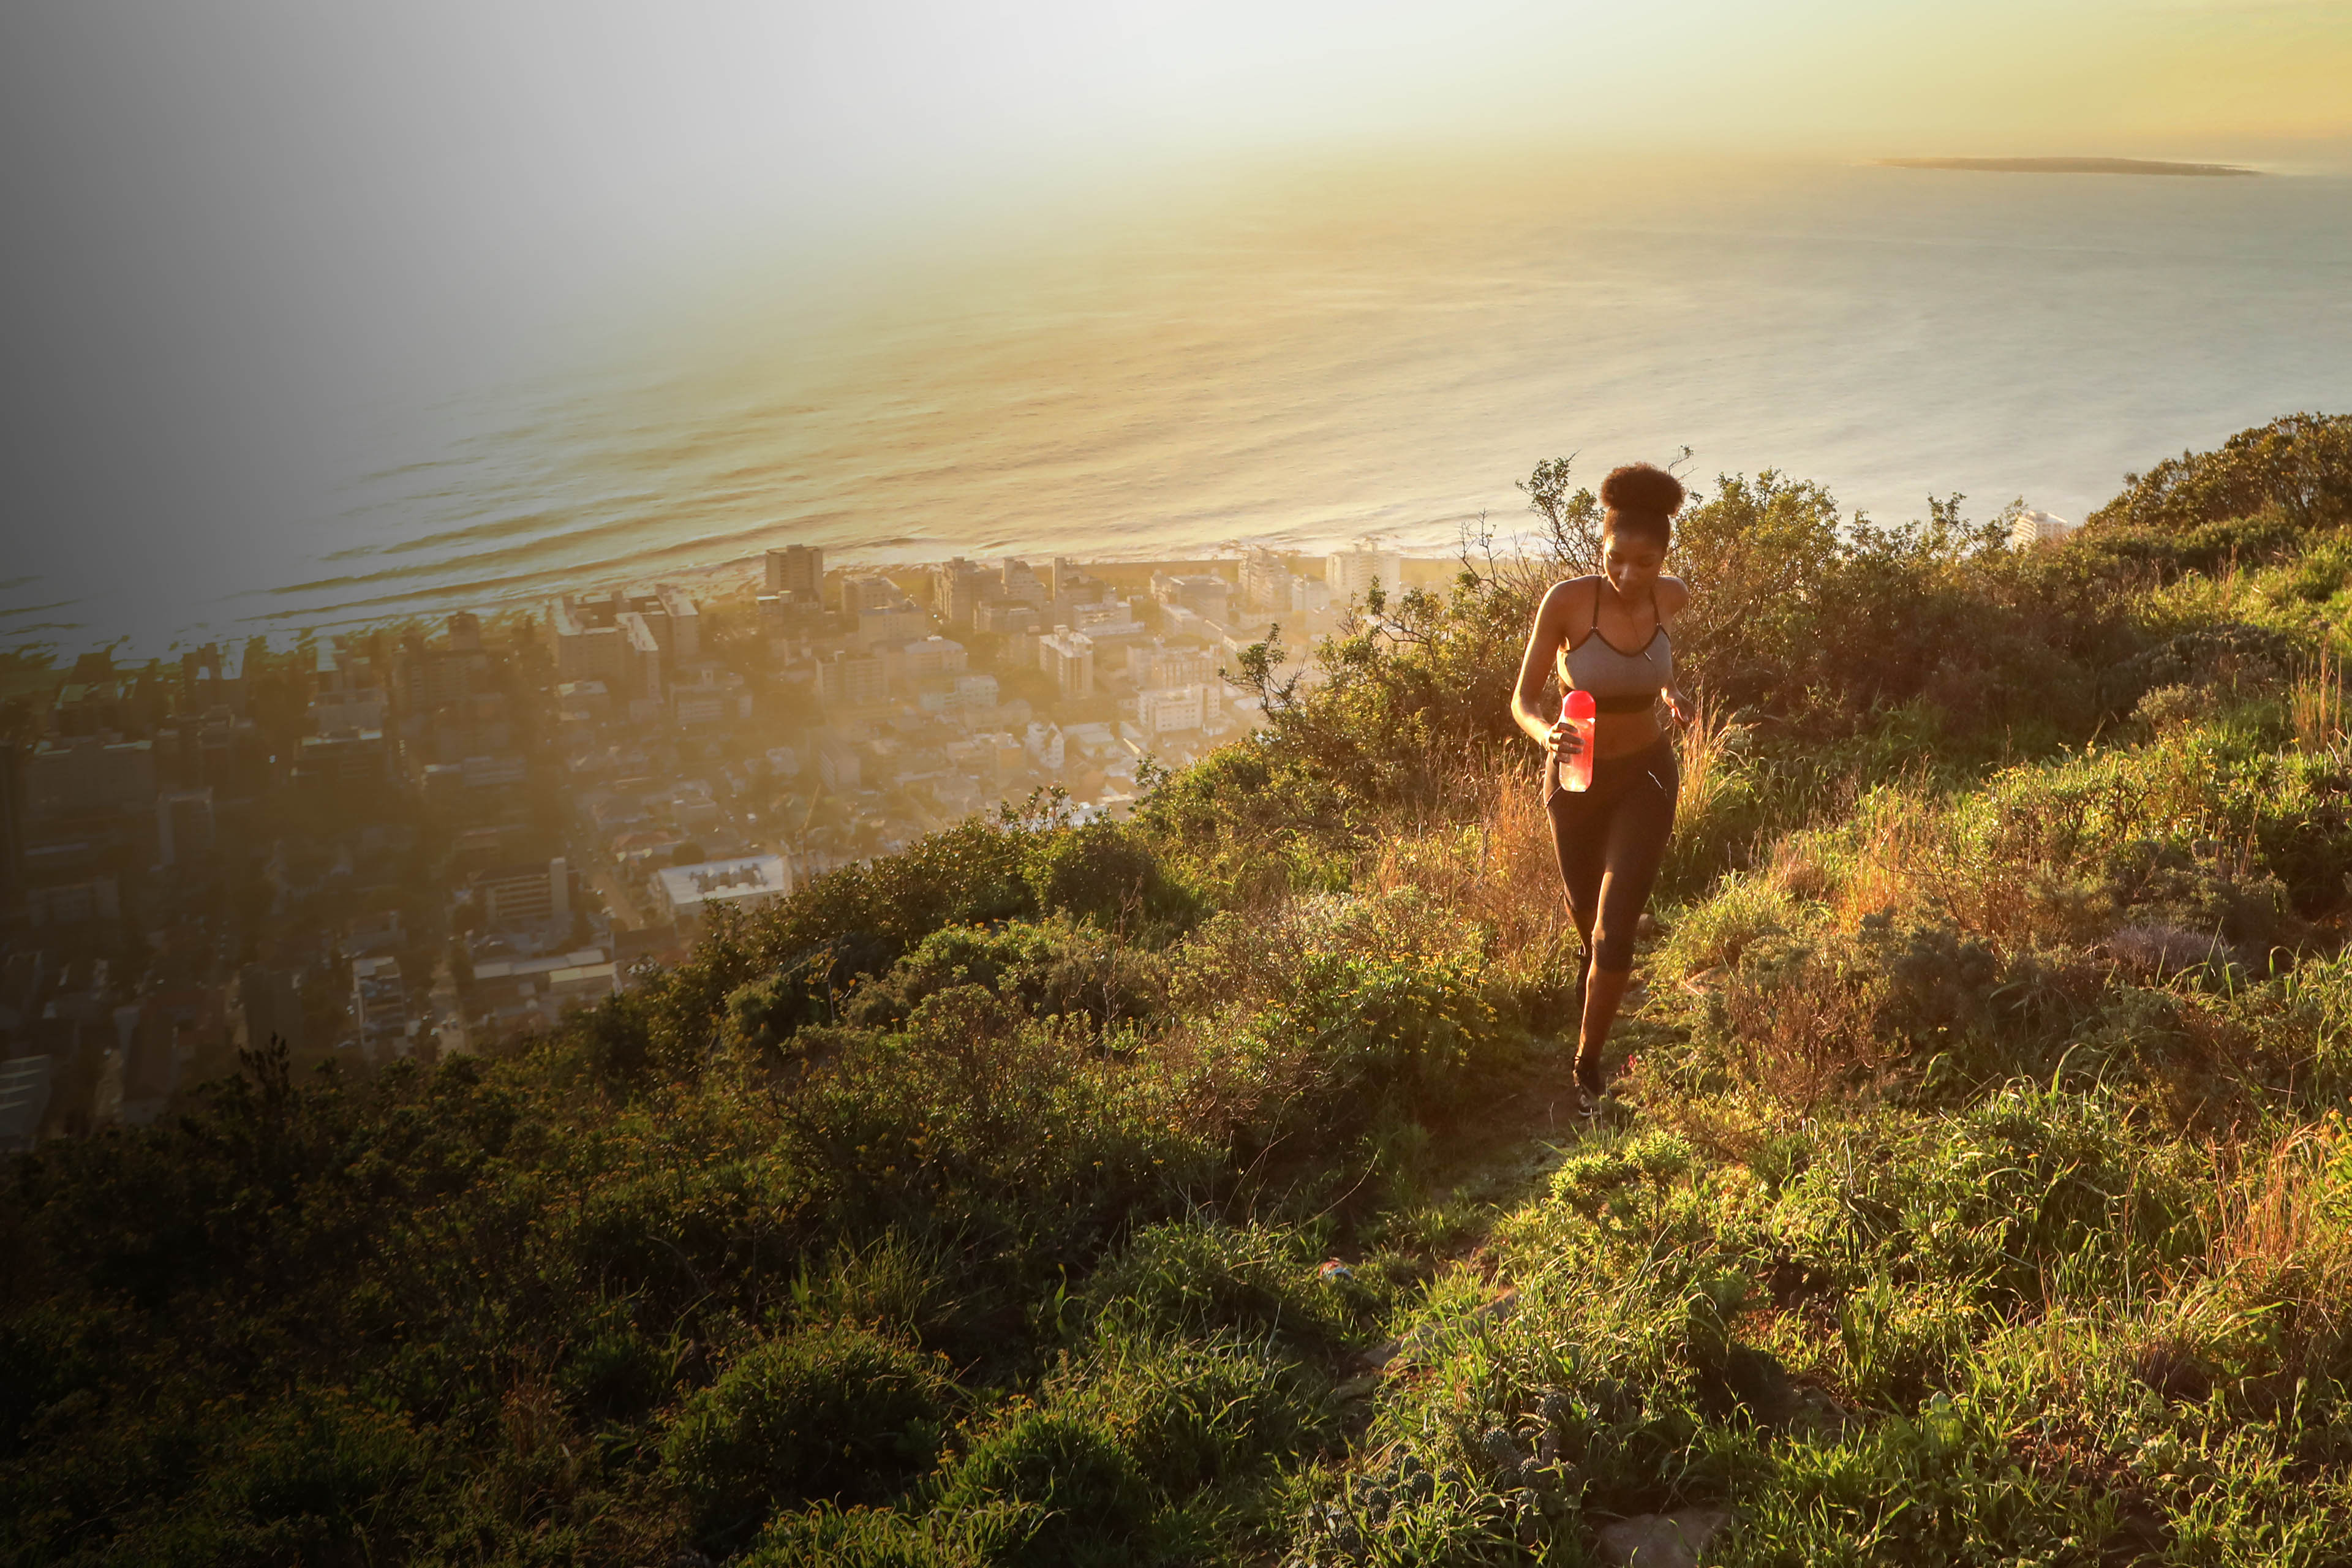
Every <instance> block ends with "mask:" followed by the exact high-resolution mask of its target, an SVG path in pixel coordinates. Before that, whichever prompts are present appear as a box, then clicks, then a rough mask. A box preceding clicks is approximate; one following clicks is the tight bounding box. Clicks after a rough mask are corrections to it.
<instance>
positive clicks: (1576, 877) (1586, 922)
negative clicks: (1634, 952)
mask: <svg viewBox="0 0 2352 1568" xmlns="http://www.w3.org/2000/svg"><path fill="white" fill-rule="evenodd" d="M1546 805H1548V806H1549V808H1550V809H1549V816H1550V817H1551V844H1552V849H1553V851H1554V852H1555V853H1556V854H1558V855H1559V879H1560V885H1561V886H1562V888H1564V889H1566V891H1567V894H1568V916H1569V919H1570V920H1572V921H1575V922H1576V934H1577V936H1578V937H1579V938H1580V940H1581V941H1582V942H1583V951H1582V952H1580V953H1579V954H1578V955H1577V961H1576V996H1575V1000H1574V1003H1573V1005H1572V1008H1571V1011H1572V1014H1573V1016H1575V1017H1576V1018H1577V1019H1578V1020H1579V1021H1580V1024H1581V1020H1582V1019H1583V1017H1584V1010H1585V1007H1586V1005H1587V1002H1588V999H1589V995H1588V983H1589V979H1590V976H1591V959H1592V927H1593V925H1594V923H1595V922H1596V921H1599V920H1600V919H1601V878H1602V877H1603V876H1604V875H1605V874H1606V872H1607V870H1608V859H1609V854H1608V850H1609V842H1608V839H1609V810H1608V806H1609V803H1608V802H1607V801H1605V800H1602V799H1600V798H1598V797H1597V796H1595V795H1592V794H1591V793H1590V792H1579V793H1576V794H1570V792H1568V791H1566V790H1561V791H1559V792H1558V793H1556V794H1555V795H1552V797H1551V798H1550V799H1549V801H1548V802H1547V803H1546Z"/></svg>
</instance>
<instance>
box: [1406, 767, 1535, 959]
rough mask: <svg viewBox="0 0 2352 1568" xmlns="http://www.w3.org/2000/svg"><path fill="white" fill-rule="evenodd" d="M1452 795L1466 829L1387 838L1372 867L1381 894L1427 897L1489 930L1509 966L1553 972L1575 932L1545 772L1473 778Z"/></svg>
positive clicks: (1471, 774)
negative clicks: (1526, 962) (1539, 966)
mask: <svg viewBox="0 0 2352 1568" xmlns="http://www.w3.org/2000/svg"><path fill="white" fill-rule="evenodd" d="M1452 793H1453V797H1454V799H1455V800H1456V801H1457V802H1460V803H1461V804H1462V805H1463V806H1464V807H1465V811H1464V816H1465V818H1466V820H1465V822H1463V823H1462V824H1460V825H1458V826H1457V825H1431V826H1426V827H1423V828H1421V829H1419V830H1416V831H1412V832H1407V833H1398V834H1392V835H1390V836H1388V837H1386V838H1385V839H1384V840H1383V841H1382V842H1381V848H1380V853H1379V857H1378V859H1377V860H1376V861H1375V863H1374V865H1373V867H1372V872H1371V877H1370V885H1371V889H1372V890H1373V891H1375V892H1380V893H1386V892H1391V891H1393V890H1395V889H1400V888H1405V887H1411V888H1415V889H1419V890H1420V891H1422V892H1423V894H1425V895H1427V896H1428V897H1430V898H1431V899H1433V900H1435V901H1436V902H1438V903H1439V904H1441V905H1442V906H1444V908H1446V909H1449V910H1454V911H1455V912H1456V913H1458V914H1459V915H1461V916H1463V917H1465V918H1466V919H1468V920H1470V921H1475V922H1476V923H1477V924H1479V925H1480V926H1483V927H1484V928H1485V929H1486V931H1488V932H1489V933H1491V938H1492V942H1493V944H1494V947H1495V951H1496V955H1497V956H1498V957H1500V958H1502V959H1503V960H1504V961H1505V962H1506V963H1509V962H1511V961H1512V960H1514V959H1515V958H1517V957H1525V958H1528V959H1530V960H1534V961H1536V962H1542V963H1549V962H1550V961H1551V959H1552V958H1553V957H1555V956H1556V955H1557V954H1558V952H1559V950H1560V947H1561V944H1562V943H1563V942H1566V941H1569V940H1571V939H1572V938H1573V937H1574V934H1575V931H1576V926H1575V922H1574V921H1572V920H1571V919H1570V916H1569V912H1568V901H1567V897H1566V894H1565V893H1564V892H1563V891H1562V889H1561V887H1560V881H1559V854H1558V851H1557V850H1555V849H1554V847H1553V846H1552V838H1551V818H1550V816H1549V813H1548V812H1547V811H1546V810H1545V809H1544V800H1543V779H1542V773H1541V770H1540V769H1539V768H1537V767H1534V766H1527V767H1515V768H1503V769H1496V770H1477V769H1467V768H1465V770H1464V771H1463V773H1461V774H1460V775H1459V777H1458V778H1457V780H1456V781H1455V784H1454V790H1453V792H1452Z"/></svg>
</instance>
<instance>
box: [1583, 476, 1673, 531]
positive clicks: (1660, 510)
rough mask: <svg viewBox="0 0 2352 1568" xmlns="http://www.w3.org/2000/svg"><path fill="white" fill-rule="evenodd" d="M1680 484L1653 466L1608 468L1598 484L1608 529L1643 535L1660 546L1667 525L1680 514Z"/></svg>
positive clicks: (1668, 526) (1668, 527)
mask: <svg viewBox="0 0 2352 1568" xmlns="http://www.w3.org/2000/svg"><path fill="white" fill-rule="evenodd" d="M1684 494H1685V491H1684V489H1683V482H1682V480H1680V479H1676V478H1675V477H1674V475H1672V474H1670V473H1668V472H1666V470H1665V469H1664V468H1659V467H1657V466H1656V465H1655V464H1654V463H1628V464H1626V465H1625V466H1624V467H1623V468H1612V469H1611V470H1610V471H1609V477H1608V478H1607V479H1603V480H1601V505H1602V506H1604V507H1606V508H1607V509H1608V511H1609V516H1608V526H1609V527H1610V528H1611V529H1612V530H1614V531H1618V532H1621V533H1622V532H1634V533H1642V534H1647V535H1649V536H1651V537H1652V538H1654V539H1655V540H1656V541H1657V542H1659V543H1660V544H1662V545H1663V544H1664V543H1665V542H1666V541H1667V538H1668V536H1669V534H1670V533H1671V531H1672V527H1671V524H1670V522H1669V521H1668V520H1669V519H1671V518H1672V517H1673V516H1674V515H1675V512H1677V511H1679V510H1682V504H1683V498H1684Z"/></svg>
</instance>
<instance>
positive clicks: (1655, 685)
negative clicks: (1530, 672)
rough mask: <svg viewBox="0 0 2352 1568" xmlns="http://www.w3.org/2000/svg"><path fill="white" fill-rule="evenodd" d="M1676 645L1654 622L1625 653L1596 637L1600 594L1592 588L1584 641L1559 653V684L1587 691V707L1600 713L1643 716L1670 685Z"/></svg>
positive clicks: (1653, 611)
mask: <svg viewBox="0 0 2352 1568" xmlns="http://www.w3.org/2000/svg"><path fill="white" fill-rule="evenodd" d="M1657 607H1658V601H1657V599H1656V597H1655V595H1653V596H1652V598H1651V600H1650V613H1651V614H1652V615H1655V614H1656V613H1657ZM1674 679H1675V644H1674V639H1673V638H1672V637H1668V636H1666V627H1665V623H1664V622H1663V621H1661V622H1659V623H1658V626H1657V629H1656V630H1655V631H1653V632H1652V633H1651V634H1650V640H1649V641H1648V642H1647V643H1645V644H1643V646H1642V647H1641V648H1640V649H1639V650H1637V651H1635V652H1633V653H1627V652H1625V651H1623V650H1622V649H1621V648H1619V647H1615V646H1614V645H1613V644H1612V643H1611V642H1610V640H1609V639H1608V638H1607V637H1603V636H1601V590H1600V586H1599V584H1595V585H1594V588H1593V593H1592V625H1591V628H1590V629H1588V630H1587V631H1586V632H1585V634H1584V640H1583V641H1582V642H1580V643H1578V644H1577V645H1576V646H1575V647H1568V646H1567V645H1565V644H1562V645H1561V647H1560V650H1559V683H1560V685H1561V687H1562V688H1564V689H1568V690H1571V691H1579V690H1580V691H1590V692H1591V693H1592V705H1593V706H1594V707H1595V708H1597V709H1599V710H1601V712H1603V713H1646V712H1648V711H1649V710H1650V705H1651V704H1652V703H1654V702H1655V701H1657V700H1658V693H1659V692H1660V691H1663V690H1664V689H1665V688H1667V687H1668V686H1671V685H1673V684H1674Z"/></svg>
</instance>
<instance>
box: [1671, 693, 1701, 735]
mask: <svg viewBox="0 0 2352 1568" xmlns="http://www.w3.org/2000/svg"><path fill="white" fill-rule="evenodd" d="M1666 711H1667V712H1669V713H1671V714H1673V715H1674V719H1675V723H1677V724H1680V725H1682V726H1683V727H1684V728H1685V729H1688V728H1689V727H1690V726H1691V725H1693V724H1695V723H1696V722H1697V721H1698V704H1697V703H1696V702H1694V701H1692V700H1690V695H1689V694H1688V693H1687V692H1685V691H1684V690H1683V689H1681V688H1679V687H1675V686H1669V687H1667V688H1666Z"/></svg>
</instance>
